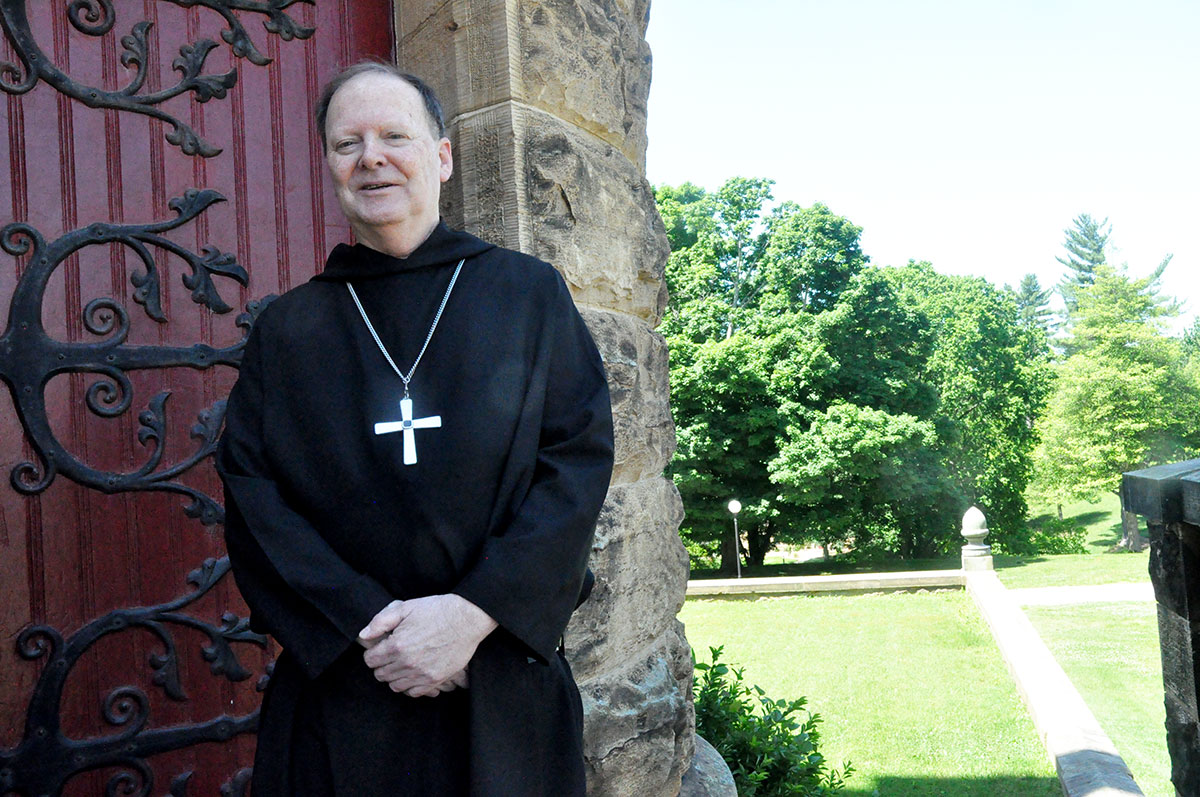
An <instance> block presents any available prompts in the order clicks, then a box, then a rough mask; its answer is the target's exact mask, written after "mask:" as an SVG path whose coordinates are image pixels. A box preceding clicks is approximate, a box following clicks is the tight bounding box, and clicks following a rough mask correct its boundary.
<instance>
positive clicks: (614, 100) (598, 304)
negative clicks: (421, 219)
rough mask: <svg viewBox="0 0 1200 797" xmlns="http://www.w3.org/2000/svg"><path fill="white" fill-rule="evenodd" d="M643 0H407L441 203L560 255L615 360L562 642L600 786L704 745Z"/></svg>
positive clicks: (516, 241) (510, 242)
mask: <svg viewBox="0 0 1200 797" xmlns="http://www.w3.org/2000/svg"><path fill="white" fill-rule="evenodd" d="M648 11H649V2H648V0H442V1H441V2H435V1H433V0H421V1H420V2H414V1H412V0H408V1H406V0H398V3H397V24H396V30H397V41H398V60H399V62H400V64H401V65H402V66H404V67H406V68H408V69H410V70H411V71H414V72H417V73H418V74H421V75H422V76H424V77H426V78H427V79H428V80H429V81H430V83H431V84H432V85H433V86H434V88H435V90H437V92H438V93H439V96H440V97H441V98H442V101H443V104H444V105H445V108H446V115H447V119H448V120H449V126H450V130H451V132H450V137H451V140H452V142H453V144H454V152H455V177H454V179H453V180H452V181H451V182H450V183H449V184H448V185H447V186H446V188H445V190H444V191H443V208H442V210H443V214H444V215H445V216H446V217H447V219H449V220H450V221H451V223H453V224H456V225H461V226H463V227H465V228H466V229H468V230H471V231H472V232H474V233H476V234H478V235H480V236H482V237H484V238H487V239H488V240H491V241H494V242H496V243H499V244H503V245H505V246H508V247H511V248H514V249H519V250H521V251H524V252H528V253H530V254H533V255H536V256H538V257H541V258H542V259H544V260H547V261H549V262H551V263H553V264H554V265H555V266H557V267H558V269H559V270H560V271H561V272H562V273H563V276H564V277H565V278H566V281H567V284H568V285H569V286H570V288H571V291H572V293H573V295H574V296H575V300H576V303H577V304H578V305H579V307H580V310H581V311H582V313H583V315H584V318H585V319H586V320H587V322H588V325H589V326H590V327H591V329H592V332H593V335H594V336H595V338H596V343H597V344H598V346H599V348H600V352H601V354H602V355H603V357H604V361H605V364H606V366H607V369H608V377H609V384H610V386H611V388H612V397H613V412H614V417H615V420H616V431H617V442H616V445H617V455H616V460H617V461H616V469H615V472H614V474H613V481H612V485H611V487H610V489H609V495H608V501H607V503H606V504H605V507H604V511H603V513H602V515H601V518H600V523H599V526H598V528H597V531H596V541H595V544H594V546H593V552H592V569H593V570H594V571H595V573H596V587H595V590H594V592H593V593H592V597H591V599H590V600H589V601H588V603H587V604H585V606H584V607H583V608H582V609H581V610H580V611H579V612H577V614H576V616H575V618H574V620H573V621H572V624H571V626H570V628H569V629H568V632H567V637H566V645H567V650H568V654H569V656H570V658H571V662H572V666H573V668H574V670H575V675H576V678H577V680H578V681H579V685H580V691H581V693H582V695H583V701H584V707H585V709H586V712H587V713H586V721H585V730H584V735H585V740H584V741H585V753H586V756H587V762H588V767H589V770H590V771H589V793H590V794H593V795H638V797H644V796H649V797H655V796H656V795H674V794H677V793H678V792H679V788H680V779H681V777H682V775H683V773H684V771H685V770H686V769H687V767H688V765H689V763H690V761H691V758H692V752H693V731H694V719H693V714H692V705H691V700H690V695H691V659H690V655H689V652H688V646H687V641H686V640H685V638H684V635H683V627H682V626H681V625H680V623H679V622H678V621H677V620H676V619H675V616H676V614H677V613H678V611H679V608H680V606H681V605H682V604H683V599H684V592H685V589H686V581H687V556H686V554H685V552H684V549H683V545H682V543H681V542H680V540H679V537H678V533H677V532H678V526H679V522H680V520H681V518H682V507H681V504H680V501H679V494H678V493H677V492H676V490H675V488H674V486H673V485H672V484H671V483H670V482H669V481H668V480H666V479H664V478H663V477H662V475H661V474H662V470H663V467H664V466H665V465H666V464H667V461H668V460H669V459H670V457H671V454H672V452H673V450H674V445H675V430H674V427H673V425H672V422H671V415H670V411H669V407H668V394H667V352H666V346H665V343H664V341H663V339H662V337H661V336H660V335H658V334H657V333H655V332H654V326H655V325H657V323H658V321H659V319H660V318H661V315H662V312H663V309H664V306H665V303H666V292H665V286H664V283H663V267H664V265H665V263H666V259H667V254H668V248H667V240H666V234H665V232H664V230H663V227H662V221H661V220H660V219H659V217H658V213H657V211H656V209H655V207H654V198H653V195H652V193H651V190H650V186H649V184H648V183H647V182H646V179H645V174H644V172H645V152H646V95H647V93H648V91H649V86H650V53H649V48H648V47H647V45H646V42H645V26H646V20H647V15H648Z"/></svg>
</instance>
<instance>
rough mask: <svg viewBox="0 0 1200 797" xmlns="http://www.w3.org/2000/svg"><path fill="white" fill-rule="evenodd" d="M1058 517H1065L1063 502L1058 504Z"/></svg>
mask: <svg viewBox="0 0 1200 797" xmlns="http://www.w3.org/2000/svg"><path fill="white" fill-rule="evenodd" d="M1058 519H1059V520H1062V519H1063V516H1062V504H1059V505H1058Z"/></svg>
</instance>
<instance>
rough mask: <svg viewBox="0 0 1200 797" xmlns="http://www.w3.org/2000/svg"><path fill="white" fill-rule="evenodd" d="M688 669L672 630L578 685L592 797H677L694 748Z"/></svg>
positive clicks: (683, 647) (679, 635)
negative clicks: (665, 796) (648, 796)
mask: <svg viewBox="0 0 1200 797" xmlns="http://www.w3.org/2000/svg"><path fill="white" fill-rule="evenodd" d="M691 669H692V664H691V655H690V652H689V650H688V647H687V642H686V640H685V639H684V638H683V632H682V626H680V625H679V624H678V623H675V625H674V627H673V628H671V629H669V630H668V631H667V632H666V633H664V634H663V635H662V637H660V639H658V640H656V641H655V643H654V644H653V645H650V646H648V647H647V648H646V649H644V650H643V651H642V652H641V653H635V654H633V655H629V656H627V657H626V658H625V659H623V660H622V661H621V666H620V667H619V668H617V669H616V670H613V671H610V672H608V673H605V674H604V675H603V676H600V677H598V678H594V679H591V680H589V681H586V682H581V683H580V693H581V695H582V697H583V707H584V734H583V735H584V757H585V759H586V761H587V767H588V794H589V795H593V796H594V797H644V796H645V795H676V794H678V793H679V789H680V784H681V780H682V777H683V772H684V771H685V769H686V768H687V766H688V765H689V764H690V762H691V759H692V754H693V749H694V748H693V744H694V738H695V730H694V726H695V721H694V718H693V714H692V703H691Z"/></svg>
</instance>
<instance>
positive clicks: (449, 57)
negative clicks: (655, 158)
mask: <svg viewBox="0 0 1200 797" xmlns="http://www.w3.org/2000/svg"><path fill="white" fill-rule="evenodd" d="M397 5H398V11H397V15H396V31H397V41H398V42H399V44H398V46H397V53H398V61H399V63H400V64H401V66H403V67H405V68H406V69H409V70H410V71H413V72H416V73H418V74H420V75H421V76H422V77H426V76H428V79H429V80H430V83H431V85H433V87H434V90H435V91H437V93H438V97H439V98H440V99H441V101H442V108H443V110H444V111H445V113H446V119H447V120H458V119H460V118H462V117H464V116H468V115H470V114H472V113H475V112H476V111H479V110H482V109H485V108H489V107H491V106H493V105H497V104H499V103H504V102H509V101H512V102H517V103H520V104H522V105H528V106H531V107H534V108H538V109H541V110H543V111H545V112H547V113H549V114H552V115H554V116H557V117H558V118H560V119H562V120H563V121H565V122H568V123H569V124H571V125H574V126H576V127H578V128H579V129H580V130H581V131H587V132H588V133H589V134H591V135H593V136H595V137H597V138H598V139H600V140H602V141H604V142H606V143H608V144H609V145H611V146H613V147H616V148H617V149H618V150H620V151H621V152H622V153H623V154H624V155H625V157H626V158H628V159H629V160H630V161H631V162H632V163H634V164H635V165H636V167H637V169H638V171H639V172H641V171H644V170H645V167H646V98H647V96H648V95H649V93H650V62H651V59H650V47H649V45H648V44H646V41H645V39H644V34H645V29H646V21H647V19H648V11H649V9H648V2H647V0H636V1H635V2H630V1H629V0H442V1H441V2H436V0H426V1H425V2H418V3H408V2H405V3H399V4H397Z"/></svg>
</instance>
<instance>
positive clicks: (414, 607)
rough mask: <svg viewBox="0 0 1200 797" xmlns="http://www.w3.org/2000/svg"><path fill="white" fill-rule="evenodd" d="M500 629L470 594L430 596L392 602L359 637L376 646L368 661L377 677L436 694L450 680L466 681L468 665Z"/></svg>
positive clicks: (416, 692)
mask: <svg viewBox="0 0 1200 797" xmlns="http://www.w3.org/2000/svg"><path fill="white" fill-rule="evenodd" d="M495 628H496V621H495V620H493V619H492V618H491V617H490V616H489V615H488V614H487V613H486V612H485V611H483V610H482V609H480V608H479V607H478V606H476V605H475V604H473V603H471V602H470V601H468V600H467V599H466V598H462V597H460V596H458V595H454V594H448V595H431V596H429V597H427V598H416V599H414V600H410V601H393V602H392V603H390V604H388V605H387V606H386V607H385V608H384V609H383V610H382V611H380V612H379V614H377V615H375V617H374V618H373V619H372V620H371V622H370V623H369V624H368V625H367V627H366V628H364V629H363V630H362V632H361V633H360V634H359V637H360V639H361V640H363V641H364V643H366V644H370V645H371V647H370V648H369V649H368V650H367V651H366V652H365V653H364V654H363V660H364V661H365V662H366V663H367V666H368V667H370V668H371V669H372V670H374V671H375V678H376V679H378V680H380V681H383V682H385V683H386V684H388V686H390V687H391V688H392V691H394V692H403V693H404V694H406V695H409V696H410V697H433V696H434V695H437V694H439V693H440V692H442V691H445V690H446V688H447V684H455V685H458V682H459V681H462V682H463V683H465V670H466V667H467V663H468V662H469V661H470V660H471V657H472V656H473V655H475V649H476V648H477V647H478V646H479V643H480V642H482V641H483V639H484V637H486V636H487V635H488V634H490V633H491V632H492V631H493V630H494V629H495ZM389 632H391V633H389ZM377 640H378V641H377Z"/></svg>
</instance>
